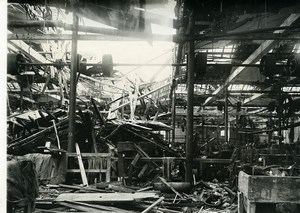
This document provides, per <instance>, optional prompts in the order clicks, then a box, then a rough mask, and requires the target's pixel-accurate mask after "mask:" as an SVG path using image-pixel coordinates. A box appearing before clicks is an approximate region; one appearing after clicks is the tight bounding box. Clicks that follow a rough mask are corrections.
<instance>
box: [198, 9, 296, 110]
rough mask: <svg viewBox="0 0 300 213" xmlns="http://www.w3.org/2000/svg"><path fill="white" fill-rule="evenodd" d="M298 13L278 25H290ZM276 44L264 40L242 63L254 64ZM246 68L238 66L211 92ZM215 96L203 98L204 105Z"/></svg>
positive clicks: (218, 92) (225, 85) (217, 90)
mask: <svg viewBox="0 0 300 213" xmlns="http://www.w3.org/2000/svg"><path fill="white" fill-rule="evenodd" d="M299 16H300V14H298V13H297V14H294V13H293V14H291V15H290V16H289V17H288V18H287V19H286V20H285V21H284V22H283V23H282V24H281V25H280V26H281V27H285V26H290V25H291V24H293V23H294V22H295V21H296V20H297V19H298V18H299ZM283 32H284V30H276V31H274V33H283ZM275 44H276V41H275V40H266V41H264V42H263V43H262V44H261V45H260V46H259V47H258V48H257V49H256V50H255V51H254V52H253V53H252V54H251V55H250V56H249V57H248V58H247V59H246V60H245V61H244V62H243V64H255V63H256V62H258V61H259V59H260V58H261V56H263V55H265V54H266V53H268V52H269V51H270V50H271V49H272V48H273V47H274V45H275ZM245 70H246V67H238V68H236V69H235V70H234V71H233V72H232V73H231V74H230V76H229V77H228V78H227V79H226V81H225V83H224V84H223V85H222V86H220V87H219V88H218V89H216V90H215V91H214V92H213V94H215V95H217V94H220V93H221V92H222V91H223V90H224V89H225V88H226V87H227V86H228V85H229V84H230V83H231V82H232V81H233V80H234V79H235V78H236V77H237V76H238V75H240V74H241V73H242V72H244V71H245ZM214 97H215V96H212V97H209V98H207V99H206V100H205V102H204V104H203V105H204V106H205V105H207V104H208V103H209V102H211V101H212V100H213V98H214Z"/></svg>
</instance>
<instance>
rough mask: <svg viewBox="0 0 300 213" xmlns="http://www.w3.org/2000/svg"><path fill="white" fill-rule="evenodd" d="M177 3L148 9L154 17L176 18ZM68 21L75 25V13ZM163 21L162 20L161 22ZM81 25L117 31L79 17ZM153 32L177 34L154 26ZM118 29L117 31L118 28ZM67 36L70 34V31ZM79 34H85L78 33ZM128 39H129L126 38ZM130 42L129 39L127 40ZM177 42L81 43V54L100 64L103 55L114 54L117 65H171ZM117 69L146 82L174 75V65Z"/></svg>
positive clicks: (116, 68) (120, 67) (159, 26)
mask: <svg viewBox="0 0 300 213" xmlns="http://www.w3.org/2000/svg"><path fill="white" fill-rule="evenodd" d="M174 6H175V1H174V2H173V1H170V2H169V5H167V6H165V7H161V8H157V7H155V8H154V9H151V8H149V9H147V11H149V12H151V13H152V14H157V15H160V16H165V17H166V18H169V19H170V18H171V19H172V18H174ZM65 19H66V20H65V22H66V23H69V24H71V23H72V14H71V13H69V14H68V15H66V16H65ZM162 22H163V20H162ZM79 24H80V25H84V26H93V27H101V28H109V29H115V28H113V27H110V26H108V25H105V24H103V23H99V22H96V21H93V20H91V19H88V18H85V17H80V23H79ZM150 26H151V31H152V33H153V34H163V35H174V34H175V33H176V31H175V29H173V28H172V26H166V25H165V24H164V25H159V24H155V23H151V24H150ZM116 30H117V29H116ZM68 33H71V32H70V31H69V32H68ZM79 34H85V33H83V32H79ZM125 39H126V38H125ZM128 40H129V39H128ZM173 47H174V43H173V42H172V41H150V40H149V41H147V40H145V41H79V42H78V53H80V54H82V55H83V57H85V58H87V60H88V62H90V63H97V62H100V61H101V59H102V55H103V54H112V57H113V62H114V63H130V64H145V63H156V64H171V63H172V54H173V52H172V49H173ZM114 70H117V71H120V72H121V73H123V74H127V73H130V74H128V77H129V78H130V79H132V78H135V73H137V75H138V76H139V77H140V78H141V79H142V80H143V81H145V82H148V81H153V80H155V81H160V80H163V79H166V78H167V77H169V76H171V73H172V67H171V66H142V67H138V68H137V67H136V66H118V67H114Z"/></svg>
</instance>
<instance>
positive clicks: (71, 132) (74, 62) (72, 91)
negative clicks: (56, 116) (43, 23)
mask: <svg viewBox="0 0 300 213" xmlns="http://www.w3.org/2000/svg"><path fill="white" fill-rule="evenodd" d="M72 7H73V30H72V53H71V73H70V106H69V134H68V152H73V151H74V132H75V116H76V115H75V113H76V73H77V70H78V63H77V60H78V59H77V42H78V38H77V37H78V15H77V5H72Z"/></svg>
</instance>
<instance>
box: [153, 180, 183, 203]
mask: <svg viewBox="0 0 300 213" xmlns="http://www.w3.org/2000/svg"><path fill="white" fill-rule="evenodd" d="M159 179H160V181H161V182H162V183H163V184H165V185H166V186H167V187H168V188H170V189H171V190H172V191H173V192H174V193H175V194H176V195H177V196H179V197H180V198H181V199H184V197H183V196H182V195H181V194H180V193H179V192H177V191H176V190H175V189H174V188H173V187H172V186H171V185H170V184H169V183H168V182H167V181H166V180H165V179H163V178H162V177H159Z"/></svg>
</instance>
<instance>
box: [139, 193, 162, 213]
mask: <svg viewBox="0 0 300 213" xmlns="http://www.w3.org/2000/svg"><path fill="white" fill-rule="evenodd" d="M164 199H165V198H164V197H160V198H159V199H158V200H157V201H155V202H154V203H152V204H151V205H150V206H149V207H148V208H146V209H145V210H144V211H142V213H147V212H150V211H151V210H152V209H153V208H154V207H155V206H157V205H158V204H160V203H161V202H162V201H163V200H164Z"/></svg>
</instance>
